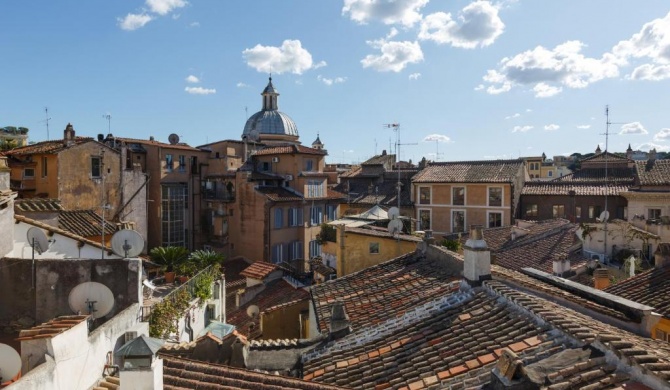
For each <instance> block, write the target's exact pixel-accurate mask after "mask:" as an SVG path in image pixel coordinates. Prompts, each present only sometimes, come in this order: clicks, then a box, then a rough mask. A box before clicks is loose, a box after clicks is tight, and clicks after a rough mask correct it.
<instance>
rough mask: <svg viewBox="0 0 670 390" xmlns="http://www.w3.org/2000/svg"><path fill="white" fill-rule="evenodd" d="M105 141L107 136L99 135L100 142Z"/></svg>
mask: <svg viewBox="0 0 670 390" xmlns="http://www.w3.org/2000/svg"><path fill="white" fill-rule="evenodd" d="M104 141H105V135H104V134H98V142H104Z"/></svg>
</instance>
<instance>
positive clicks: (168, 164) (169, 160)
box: [165, 154, 174, 172]
mask: <svg viewBox="0 0 670 390" xmlns="http://www.w3.org/2000/svg"><path fill="white" fill-rule="evenodd" d="M173 169H174V161H173V160H172V155H171V154H166V155H165V170H166V171H168V172H172V170H173Z"/></svg>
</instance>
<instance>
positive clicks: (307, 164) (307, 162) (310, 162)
mask: <svg viewBox="0 0 670 390" xmlns="http://www.w3.org/2000/svg"><path fill="white" fill-rule="evenodd" d="M313 170H314V160H312V159H308V160H305V171H308V172H309V171H313Z"/></svg>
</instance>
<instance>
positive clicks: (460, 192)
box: [451, 187, 465, 206]
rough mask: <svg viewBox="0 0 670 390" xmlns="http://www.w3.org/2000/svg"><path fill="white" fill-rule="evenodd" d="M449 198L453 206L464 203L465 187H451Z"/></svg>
mask: <svg viewBox="0 0 670 390" xmlns="http://www.w3.org/2000/svg"><path fill="white" fill-rule="evenodd" d="M451 199H452V202H451V203H452V204H453V205H454V206H463V205H465V187H454V188H452V189H451Z"/></svg>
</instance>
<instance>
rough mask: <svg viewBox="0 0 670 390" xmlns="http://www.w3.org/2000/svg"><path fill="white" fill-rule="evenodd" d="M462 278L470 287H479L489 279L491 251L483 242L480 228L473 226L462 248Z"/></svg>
mask: <svg viewBox="0 0 670 390" xmlns="http://www.w3.org/2000/svg"><path fill="white" fill-rule="evenodd" d="M463 257H464V260H465V264H464V267H463V277H464V278H465V280H466V281H467V282H468V283H469V284H470V285H471V286H480V285H481V284H482V282H483V281H485V280H490V279H491V251H490V250H489V247H488V246H487V245H486V241H484V234H483V233H482V227H481V226H479V225H473V226H472V227H471V229H470V237H469V238H468V240H467V241H466V242H465V246H463Z"/></svg>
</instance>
